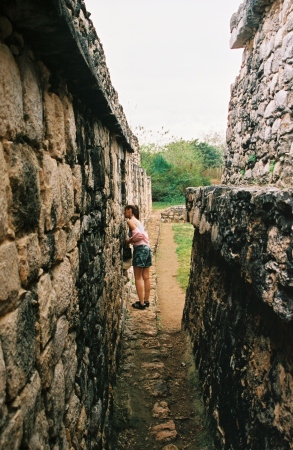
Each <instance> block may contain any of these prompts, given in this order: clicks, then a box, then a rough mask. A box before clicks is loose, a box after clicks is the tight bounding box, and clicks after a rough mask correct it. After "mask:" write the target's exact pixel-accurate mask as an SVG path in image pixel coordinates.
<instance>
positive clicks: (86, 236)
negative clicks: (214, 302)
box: [0, 0, 151, 450]
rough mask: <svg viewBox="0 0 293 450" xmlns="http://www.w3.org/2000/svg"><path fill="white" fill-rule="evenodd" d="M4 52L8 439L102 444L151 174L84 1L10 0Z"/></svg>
mask: <svg viewBox="0 0 293 450" xmlns="http://www.w3.org/2000/svg"><path fill="white" fill-rule="evenodd" d="M0 61H1V64H0V98H1V109H0V180H1V184H0V268H1V270H0V448H1V449H2V448H3V449H8V448H9V449H12V448H13V449H18V448H30V449H31V450H34V449H50V448H54V450H58V449H60V450H61V449H73V448H74V449H94V448H95V449H102V448H107V445H108V444H107V442H108V436H109V434H110V432H111V423H110V417H111V402H112V386H113V383H114V382H115V373H116V369H117V364H118V360H119V348H120V336H121V330H122V328H123V318H124V316H123V315H124V300H123V291H124V286H123V276H122V261H121V259H122V258H121V249H122V243H123V240H124V236H125V223H124V218H123V214H122V213H123V206H124V205H125V204H127V203H130V202H135V203H137V204H139V205H141V206H142V213H143V219H147V216H148V213H149V208H150V205H151V203H150V180H149V179H148V178H147V177H146V174H145V172H144V171H143V170H142V169H141V168H140V167H139V166H138V164H139V151H138V145H137V141H136V139H135V137H134V136H133V135H132V133H131V131H130V129H129V127H128V125H127V121H126V118H125V116H124V113H123V110H122V108H121V106H120V105H119V102H118V97H117V93H116V92H115V90H114V89H113V87H112V85H111V81H110V77H109V73H108V69H107V67H106V64H105V57H104V53H103V49H102V45H101V43H100V41H99V39H98V37H97V35H96V32H95V30H94V27H93V25H92V23H91V21H90V19H89V13H88V12H87V11H86V9H85V5H84V3H83V2H81V1H77V0H75V1H71V0H66V1H65V0H58V1H57V0H56V1H52V2H47V1H40V0H39V1H35V0H28V1H26V2H17V1H16V0H15V1H14V0H9V1H6V0H3V1H2V2H1V5H0Z"/></svg>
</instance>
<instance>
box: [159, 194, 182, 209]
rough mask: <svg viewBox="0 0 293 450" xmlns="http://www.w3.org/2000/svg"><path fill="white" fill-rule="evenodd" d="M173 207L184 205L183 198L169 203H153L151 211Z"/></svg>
mask: <svg viewBox="0 0 293 450" xmlns="http://www.w3.org/2000/svg"><path fill="white" fill-rule="evenodd" d="M175 205H185V198H184V197H182V199H181V200H180V199H177V200H176V199H175V200H173V201H169V202H153V204H152V209H154V210H155V209H156V210H157V209H166V208H169V206H175Z"/></svg>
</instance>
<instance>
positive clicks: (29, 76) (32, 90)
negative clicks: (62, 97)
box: [18, 55, 43, 142]
mask: <svg viewBox="0 0 293 450" xmlns="http://www.w3.org/2000/svg"><path fill="white" fill-rule="evenodd" d="M18 66H19V70H20V75H21V80H22V90H23V113H24V119H25V126H26V134H27V136H28V138H29V139H31V140H33V141H37V142H41V141H42V138H43V102H42V91H41V88H40V81H39V78H38V74H37V71H36V67H35V66H34V64H33V62H32V61H31V60H30V59H29V58H28V57H27V56H24V55H21V56H20V57H19V58H18Z"/></svg>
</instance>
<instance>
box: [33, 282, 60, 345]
mask: <svg viewBox="0 0 293 450" xmlns="http://www.w3.org/2000/svg"><path fill="white" fill-rule="evenodd" d="M37 293H38V300H39V314H40V319H39V322H40V336H41V344H42V348H44V347H45V346H46V345H47V343H48V341H49V340H50V339H51V338H52V336H53V335H54V333H55V330H56V324H57V295H56V292H55V290H54V288H53V285H52V282H51V278H50V275H49V274H44V275H43V276H42V277H41V278H40V280H39V283H38V286H37Z"/></svg>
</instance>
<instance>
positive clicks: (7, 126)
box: [0, 19, 23, 139]
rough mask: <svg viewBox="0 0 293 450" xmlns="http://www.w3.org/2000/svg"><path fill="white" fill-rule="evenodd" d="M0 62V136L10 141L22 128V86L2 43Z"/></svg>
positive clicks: (16, 70)
mask: <svg viewBox="0 0 293 450" xmlns="http://www.w3.org/2000/svg"><path fill="white" fill-rule="evenodd" d="M2 23H3V19H2ZM0 60H1V67H0V80H1V82H0V98H1V112H0V136H1V137H6V138H8V139H10V138H14V137H15V136H16V134H17V133H19V132H20V131H21V128H22V119H23V103H22V85H21V79H20V74H19V70H18V67H17V65H16V62H15V60H14V58H13V56H12V54H11V51H10V50H9V48H8V47H7V46H6V45H4V44H2V43H1V44H0Z"/></svg>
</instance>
